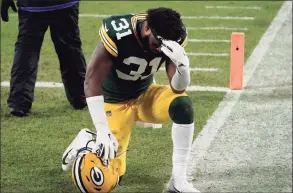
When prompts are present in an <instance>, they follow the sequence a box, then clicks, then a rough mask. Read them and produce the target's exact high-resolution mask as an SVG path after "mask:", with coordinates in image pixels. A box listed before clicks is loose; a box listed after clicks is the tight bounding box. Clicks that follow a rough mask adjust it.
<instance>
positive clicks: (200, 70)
mask: <svg viewBox="0 0 293 193" xmlns="http://www.w3.org/2000/svg"><path fill="white" fill-rule="evenodd" d="M189 69H190V71H199V72H217V71H218V70H219V69H218V68H189ZM165 70H166V69H165V68H160V69H159V71H165Z"/></svg>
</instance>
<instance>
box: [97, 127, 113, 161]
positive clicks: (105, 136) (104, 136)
mask: <svg viewBox="0 0 293 193" xmlns="http://www.w3.org/2000/svg"><path fill="white" fill-rule="evenodd" d="M117 150H118V141H117V140H116V138H115V136H114V135H113V134H112V132H111V131H110V129H104V128H103V129H100V128H98V129H97V136H96V149H95V150H94V152H95V153H96V154H97V156H98V157H100V158H103V159H105V160H106V159H114V158H115V157H116V153H117Z"/></svg>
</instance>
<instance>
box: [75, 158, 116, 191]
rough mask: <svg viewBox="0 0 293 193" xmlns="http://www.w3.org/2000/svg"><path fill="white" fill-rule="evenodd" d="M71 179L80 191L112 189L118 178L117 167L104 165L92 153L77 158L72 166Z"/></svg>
mask: <svg viewBox="0 0 293 193" xmlns="http://www.w3.org/2000/svg"><path fill="white" fill-rule="evenodd" d="M72 180H73V182H74V184H75V186H76V187H77V188H78V190H79V191H80V192H82V193H88V192H91V193H101V192H110V191H112V190H113V189H114V188H115V187H116V185H117V183H118V180H119V174H118V170H117V168H115V167H113V166H112V165H111V164H109V165H104V164H103V161H102V160H101V159H100V158H99V157H97V156H96V154H94V153H88V154H85V155H82V156H81V157H79V158H77V159H76V160H75V162H74V164H73V167H72Z"/></svg>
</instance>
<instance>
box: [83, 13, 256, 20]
mask: <svg viewBox="0 0 293 193" xmlns="http://www.w3.org/2000/svg"><path fill="white" fill-rule="evenodd" d="M108 16H110V15H100V14H85V13H81V14H79V17H97V18H101V17H102V18H104V17H108ZM182 19H214V20H254V17H248V16H243V17H239V16H182Z"/></svg>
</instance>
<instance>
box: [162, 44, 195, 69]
mask: <svg viewBox="0 0 293 193" xmlns="http://www.w3.org/2000/svg"><path fill="white" fill-rule="evenodd" d="M161 50H162V52H164V54H165V55H166V56H168V58H170V59H171V60H172V61H173V62H174V64H175V65H176V66H177V69H178V70H184V69H183V68H188V67H189V58H188V57H187V55H186V53H185V50H184V48H183V47H182V46H180V45H179V44H178V43H177V42H175V41H171V40H162V46H161Z"/></svg>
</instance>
